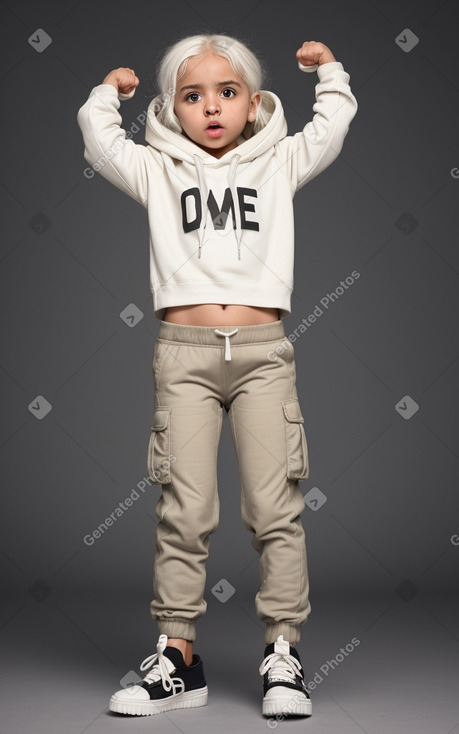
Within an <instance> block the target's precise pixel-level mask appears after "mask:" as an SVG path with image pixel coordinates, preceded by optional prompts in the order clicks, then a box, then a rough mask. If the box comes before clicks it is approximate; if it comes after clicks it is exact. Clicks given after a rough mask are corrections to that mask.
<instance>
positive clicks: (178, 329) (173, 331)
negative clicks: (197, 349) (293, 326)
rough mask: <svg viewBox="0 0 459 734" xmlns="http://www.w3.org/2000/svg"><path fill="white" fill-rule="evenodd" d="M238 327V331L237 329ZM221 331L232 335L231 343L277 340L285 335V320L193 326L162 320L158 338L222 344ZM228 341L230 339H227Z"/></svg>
mask: <svg viewBox="0 0 459 734" xmlns="http://www.w3.org/2000/svg"><path fill="white" fill-rule="evenodd" d="M236 329H237V331H235V330H236ZM218 332H220V334H219V333H218ZM221 332H224V333H225V334H226V333H227V334H229V335H231V344H251V343H255V342H267V341H275V340H276V339H282V338H284V337H285V329H284V322H283V321H282V320H280V321H270V322H269V323H268V324H252V325H250V326H237V325H236V326H191V325H189V324H175V323H173V322H172V321H161V320H160V323H159V330H158V337H157V338H158V339H167V340H169V341H178V342H187V343H188V344H207V345H210V346H213V345H214V346H221V345H222V334H221ZM233 332H235V333H233ZM226 341H228V340H227V339H225V342H226Z"/></svg>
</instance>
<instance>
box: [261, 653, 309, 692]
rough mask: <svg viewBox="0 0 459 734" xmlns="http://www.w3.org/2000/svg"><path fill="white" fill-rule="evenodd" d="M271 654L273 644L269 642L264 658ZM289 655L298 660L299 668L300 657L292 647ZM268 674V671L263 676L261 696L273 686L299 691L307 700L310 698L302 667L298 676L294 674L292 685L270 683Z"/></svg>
mask: <svg viewBox="0 0 459 734" xmlns="http://www.w3.org/2000/svg"><path fill="white" fill-rule="evenodd" d="M273 652H274V642H271V644H269V645H266V647H265V654H264V657H265V658H266V657H267V656H268V655H271V654H272V653H273ZM290 655H291V656H292V657H294V658H295V659H296V660H298V662H299V663H300V666H301V660H300V656H299V655H298V652H297V651H296V650H295V648H294V647H292V646H291V645H290ZM269 674H270V671H269V670H267V671H266V673H265V674H264V676H263V695H264V696H265V695H266V692H267V691H268V690H269V689H270V688H274V687H275V686H282V687H283V688H291V689H292V690H294V691H301V692H302V693H304V695H305V696H306V698H308V699H309V698H310V696H309V693H308V689H307V688H306V683H305V682H304V671H303V668H302V667H300V671H299V674H295V682H294V683H293V682H290V681H282V680H273V681H270V680H269Z"/></svg>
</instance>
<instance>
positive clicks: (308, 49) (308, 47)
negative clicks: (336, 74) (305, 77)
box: [296, 41, 336, 66]
mask: <svg viewBox="0 0 459 734" xmlns="http://www.w3.org/2000/svg"><path fill="white" fill-rule="evenodd" d="M296 58H297V59H298V61H299V62H300V64H302V65H303V66H315V65H316V64H317V65H318V66H321V64H327V63H328V62H329V61H336V59H335V57H334V56H333V54H332V52H331V51H330V49H329V48H328V46H325V44H323V43H320V41H304V43H303V45H302V46H301V48H299V49H298V51H297V52H296Z"/></svg>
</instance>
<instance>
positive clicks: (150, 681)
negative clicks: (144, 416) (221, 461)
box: [78, 34, 357, 716]
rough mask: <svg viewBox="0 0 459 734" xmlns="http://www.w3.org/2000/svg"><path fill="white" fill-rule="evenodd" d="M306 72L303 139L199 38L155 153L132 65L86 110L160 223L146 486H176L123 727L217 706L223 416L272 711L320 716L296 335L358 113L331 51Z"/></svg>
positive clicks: (191, 45)
mask: <svg viewBox="0 0 459 734" xmlns="http://www.w3.org/2000/svg"><path fill="white" fill-rule="evenodd" d="M296 58H297V61H298V65H299V68H300V69H301V70H302V71H317V75H318V78H319V81H318V83H317V85H316V102H315V104H314V105H313V110H314V112H315V115H314V117H313V119H312V121H311V122H309V123H308V124H307V125H306V126H305V128H304V129H303V130H302V131H301V132H298V133H296V134H295V135H293V136H287V124H286V120H285V117H284V113H283V109H282V105H281V102H280V99H279V98H278V97H277V96H276V95H275V94H274V93H273V92H269V91H266V90H263V89H261V88H260V87H261V86H262V77H261V66H260V63H259V61H258V59H257V57H256V55H255V54H254V53H253V52H252V51H251V50H250V49H249V48H248V47H247V46H246V45H245V44H243V43H241V42H240V41H239V40H237V39H235V38H231V37H229V36H225V35H210V34H203V35H196V36H190V37H186V38H183V39H181V40H179V41H178V42H177V43H175V44H173V45H172V46H170V47H169V48H168V49H167V50H166V52H165V53H164V55H163V58H162V61H161V64H160V66H159V73H158V81H159V85H160V89H161V94H160V95H159V96H157V97H155V98H154V99H153V100H152V101H151V103H150V105H149V108H148V115H147V120H146V132H145V138H146V142H147V145H146V146H142V145H136V144H135V143H134V142H133V141H132V140H130V139H129V137H126V133H125V131H124V130H123V129H122V128H121V127H120V124H121V116H120V115H119V113H118V109H119V107H120V100H126V99H129V98H130V97H132V96H133V94H134V92H135V89H136V87H137V85H138V84H139V79H138V77H137V76H136V75H135V72H134V70H133V69H129V68H124V67H122V68H119V69H115V70H113V71H111V72H110V73H109V74H108V76H106V77H105V79H104V81H103V83H102V84H99V85H98V86H95V87H94V88H93V89H92V91H91V93H90V95H89V98H88V100H87V101H86V103H85V104H84V105H83V106H82V107H81V109H80V110H79V112H78V123H79V125H80V128H81V130H82V133H83V138H84V144H85V151H84V157H85V159H86V160H87V161H88V163H89V164H91V166H93V168H95V170H97V171H99V172H100V173H101V175H102V176H103V177H104V178H106V179H107V180H108V181H110V182H111V183H113V184H114V185H115V186H117V187H118V188H119V189H121V190H122V191H124V192H125V193H126V194H128V195H129V196H131V197H132V198H133V199H135V200H136V201H137V202H139V203H140V204H142V205H143V206H144V207H145V208H146V209H147V212H148V218H149V225H150V276H151V290H152V294H153V305H154V312H155V316H156V317H157V318H158V319H159V320H160V324H159V331H158V337H157V340H156V343H155V347H154V356H153V374H154V383H155V410H154V415H153V425H152V427H151V429H152V430H151V434H150V441H149V447H148V470H149V476H150V478H151V479H152V481H153V482H155V483H159V484H161V485H162V494H161V497H160V499H159V500H158V503H157V505H156V514H157V516H158V518H159V522H158V527H157V535H156V553H155V559H154V580H153V585H154V591H155V599H154V600H153V601H152V602H151V605H150V610H151V615H152V618H153V619H155V620H157V622H158V628H159V632H160V635H159V639H158V643H157V646H156V653H155V654H153V655H150V656H149V657H147V658H146V659H145V660H144V661H143V663H142V664H141V666H140V669H141V670H142V671H146V670H148V669H149V668H150V671H149V672H148V673H147V674H146V675H145V678H144V679H143V680H142V681H140V682H139V684H138V685H135V686H132V687H130V688H128V689H125V690H121V691H118V692H117V693H115V694H114V695H113V696H112V697H111V699H110V709H111V710H112V711H116V712H119V713H122V714H137V715H150V714H157V713H160V712H164V711H168V710H171V709H175V708H188V707H196V706H202V705H205V704H206V703H207V685H206V680H205V677H204V670H203V664H202V660H201V658H200V656H199V655H197V654H193V641H194V640H195V639H196V629H195V626H196V621H197V619H198V618H200V617H201V616H202V615H203V614H204V613H205V611H206V608H207V604H206V601H205V600H204V596H203V594H204V587H205V580H206V572H205V563H206V559H207V557H208V550H209V536H210V534H211V533H213V532H215V530H216V528H217V526H218V522H219V498H218V492H217V475H216V459H217V450H218V443H219V438H220V432H221V426H222V413H223V408H224V409H225V411H226V412H227V414H228V419H229V422H230V427H231V433H232V438H233V442H234V446H235V451H236V455H237V460H238V466H239V471H240V478H241V513H242V519H243V523H244V525H245V527H246V528H247V529H248V530H250V531H251V533H253V536H252V545H253V547H254V548H255V549H256V550H257V551H258V553H259V563H260V580H261V585H260V590H259V591H258V593H257V595H256V597H255V608H256V613H257V615H258V618H259V619H260V620H261V621H262V622H263V623H264V624H265V625H266V632H265V645H266V647H265V650H264V658H263V662H262V663H261V665H260V667H259V673H260V674H261V675H262V676H263V705H262V713H263V714H264V715H269V716H273V715H278V714H282V715H286V714H297V715H298V714H300V715H310V714H311V701H310V698H309V694H308V691H307V688H306V684H305V681H304V673H303V669H302V667H301V662H300V658H299V655H298V652H297V651H296V649H295V645H296V644H297V643H298V642H299V640H300V629H299V628H300V626H301V625H302V624H304V622H305V621H306V619H307V617H308V615H309V612H310V609H311V607H310V604H309V600H308V594H309V583H308V571H307V559H306V546H305V536H304V530H303V527H302V522H301V518H300V513H301V512H302V510H303V509H304V500H303V496H302V493H301V491H300V488H299V480H301V479H306V478H307V477H308V476H309V463H308V449H307V443H306V435H305V430H304V425H303V423H304V421H303V416H302V412H301V408H300V405H299V401H298V395H297V390H296V367H295V356H294V349H293V345H292V343H291V342H290V341H289V340H288V339H287V338H286V336H285V331H284V325H283V319H284V318H285V317H287V316H288V315H289V314H290V312H291V308H290V299H291V293H292V290H293V254H294V225H293V205H292V199H293V196H294V194H295V192H296V191H298V189H299V188H301V187H302V186H304V184H306V183H307V182H308V181H310V180H311V179H312V178H314V177H315V176H317V174H319V173H320V172H321V171H323V170H324V169H325V168H326V167H327V166H329V165H330V164H331V163H332V162H333V161H334V160H335V159H336V157H337V156H338V154H339V153H340V151H341V148H342V145H343V141H344V138H345V136H346V134H347V132H348V128H349V124H350V122H351V120H352V119H353V117H354V115H355V114H356V111H357V102H356V99H355V97H354V95H353V94H352V92H351V89H350V86H349V75H348V74H347V73H346V72H345V71H344V69H343V66H342V64H341V62H339V61H336V59H335V57H334V56H333V54H332V52H331V51H330V49H329V48H327V46H325V45H324V44H323V43H320V42H318V41H305V42H304V43H303V44H302V46H301V47H300V48H299V49H298V51H297V52H296ZM301 81H302V80H300V79H298V83H299V84H300V83H301Z"/></svg>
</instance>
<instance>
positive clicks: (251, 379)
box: [228, 339, 311, 644]
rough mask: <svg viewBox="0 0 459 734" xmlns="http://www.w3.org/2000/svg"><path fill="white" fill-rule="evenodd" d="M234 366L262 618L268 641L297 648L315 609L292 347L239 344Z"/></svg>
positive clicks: (244, 493)
mask: <svg viewBox="0 0 459 734" xmlns="http://www.w3.org/2000/svg"><path fill="white" fill-rule="evenodd" d="M276 346H278V347H280V348H279V349H278V350H277V352H276ZM228 364H229V367H228V369H229V374H231V375H232V381H231V384H232V387H233V396H232V402H231V407H230V409H229V413H228V417H229V420H230V426H231V431H232V437H233V442H234V446H235V451H236V454H237V458H238V463H239V472H240V479H241V514H242V519H243V522H244V525H245V527H246V528H247V529H248V530H250V531H251V532H252V533H253V537H252V546H253V547H254V548H255V549H256V550H257V551H258V553H259V555H260V558H259V564H260V590H259V591H258V593H257V595H256V597H255V608H256V613H257V616H258V617H259V619H261V620H262V621H263V622H265V624H266V634H265V643H266V644H269V643H271V642H273V641H274V640H276V639H277V636H278V635H280V634H283V635H284V638H285V639H287V640H289V641H290V643H291V644H296V643H297V642H298V641H299V639H300V630H299V627H300V625H302V624H303V623H304V622H305V621H306V619H307V617H308V615H309V612H310V610H311V606H310V603H309V579H308V569H307V556H306V544H305V533H304V529H303V526H302V522H301V518H300V514H301V512H302V511H303V510H304V507H305V504H304V499H303V495H302V492H301V490H300V488H299V479H305V478H307V476H308V474H309V465H308V452H307V443H306V436H305V431H304V426H303V416H302V413H301V409H300V405H299V401H298V395H297V391H296V369H295V359H294V349H293V345H292V344H291V343H290V342H289V341H288V340H285V339H283V340H279V341H278V342H276V343H275V344H273V343H272V342H271V343H261V344H246V345H237V346H233V347H232V362H230V363H228Z"/></svg>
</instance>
